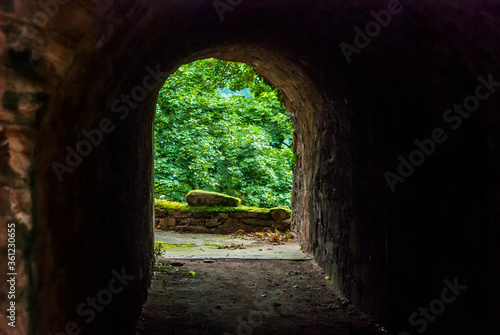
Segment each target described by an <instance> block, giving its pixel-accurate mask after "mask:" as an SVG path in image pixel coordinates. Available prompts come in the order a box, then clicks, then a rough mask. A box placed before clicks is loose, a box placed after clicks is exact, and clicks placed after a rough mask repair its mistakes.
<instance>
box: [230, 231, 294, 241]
mask: <svg viewBox="0 0 500 335" xmlns="http://www.w3.org/2000/svg"><path fill="white" fill-rule="evenodd" d="M229 236H231V237H233V238H237V237H241V236H245V237H250V238H252V239H254V240H261V241H269V242H271V243H279V244H285V243H286V242H288V240H289V239H292V238H293V235H292V233H291V232H289V231H287V232H286V233H282V232H280V231H278V230H275V232H274V233H273V232H271V230H270V229H269V228H268V230H267V231H263V232H253V233H245V232H244V231H243V230H238V231H237V232H235V233H233V234H229Z"/></svg>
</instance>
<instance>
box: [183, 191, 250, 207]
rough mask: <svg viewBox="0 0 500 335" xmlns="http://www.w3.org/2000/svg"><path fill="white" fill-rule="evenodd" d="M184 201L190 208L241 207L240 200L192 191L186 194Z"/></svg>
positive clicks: (223, 195)
mask: <svg viewBox="0 0 500 335" xmlns="http://www.w3.org/2000/svg"><path fill="white" fill-rule="evenodd" d="M186 201H187V203H188V204H189V205H191V206H228V207H238V206H241V199H240V198H236V197H232V196H230V195H227V194H223V193H217V192H207V191H201V190H193V191H191V192H189V193H188V194H186Z"/></svg>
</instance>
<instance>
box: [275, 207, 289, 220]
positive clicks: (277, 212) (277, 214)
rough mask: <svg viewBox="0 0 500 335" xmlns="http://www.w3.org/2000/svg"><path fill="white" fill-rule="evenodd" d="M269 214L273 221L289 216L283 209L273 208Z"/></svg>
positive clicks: (285, 218)
mask: <svg viewBox="0 0 500 335" xmlns="http://www.w3.org/2000/svg"><path fill="white" fill-rule="evenodd" d="M271 215H272V217H273V219H274V221H282V220H287V219H289V218H290V213H288V212H287V211H285V210H284V209H273V210H271Z"/></svg>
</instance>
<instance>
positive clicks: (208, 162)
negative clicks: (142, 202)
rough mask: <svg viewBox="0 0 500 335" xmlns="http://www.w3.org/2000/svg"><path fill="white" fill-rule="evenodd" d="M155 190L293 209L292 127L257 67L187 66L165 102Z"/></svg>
mask: <svg viewBox="0 0 500 335" xmlns="http://www.w3.org/2000/svg"><path fill="white" fill-rule="evenodd" d="M154 130H155V193H156V197H157V198H161V199H166V200H171V201H183V200H184V196H185V195H186V193H188V192H189V191H191V190H194V189H203V190H207V191H214V192H222V193H226V194H229V195H232V196H236V197H239V198H241V199H242V200H243V204H245V205H247V206H260V207H274V206H285V205H287V206H290V191H291V187H292V169H293V167H292V162H293V153H292V149H291V147H292V123H291V121H290V118H289V114H288V112H287V111H286V109H285V107H284V105H283V103H282V101H281V99H280V94H279V92H278V91H277V90H276V88H274V87H273V86H271V85H270V84H268V83H266V81H265V80H264V78H262V77H261V76H260V75H259V74H258V73H257V72H255V70H254V69H253V68H251V67H250V66H248V65H245V64H242V63H234V62H226V61H221V60H217V59H204V60H200V61H196V62H193V63H189V64H186V65H183V66H181V67H180V68H179V69H178V70H177V71H176V72H175V73H174V74H172V75H171V76H170V77H169V78H168V80H167V81H166V82H165V85H164V86H163V88H162V89H161V91H160V93H159V97H158V104H157V110H156V118H155V124H154Z"/></svg>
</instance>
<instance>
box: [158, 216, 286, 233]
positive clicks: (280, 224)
mask: <svg viewBox="0 0 500 335" xmlns="http://www.w3.org/2000/svg"><path fill="white" fill-rule="evenodd" d="M155 214H156V216H155V226H156V227H157V228H159V229H163V230H169V231H182V232H204V233H212V234H229V233H235V232H236V231H237V230H243V231H245V232H257V231H262V230H263V229H265V228H268V229H271V230H274V229H278V230H280V231H283V232H285V231H287V230H290V227H291V221H290V220H274V219H273V217H272V216H271V214H264V213H252V212H250V213H247V212H231V213H202V212H201V213H200V212H179V211H155ZM229 217H231V218H229ZM278 219H279V218H278ZM200 227H203V228H200Z"/></svg>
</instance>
